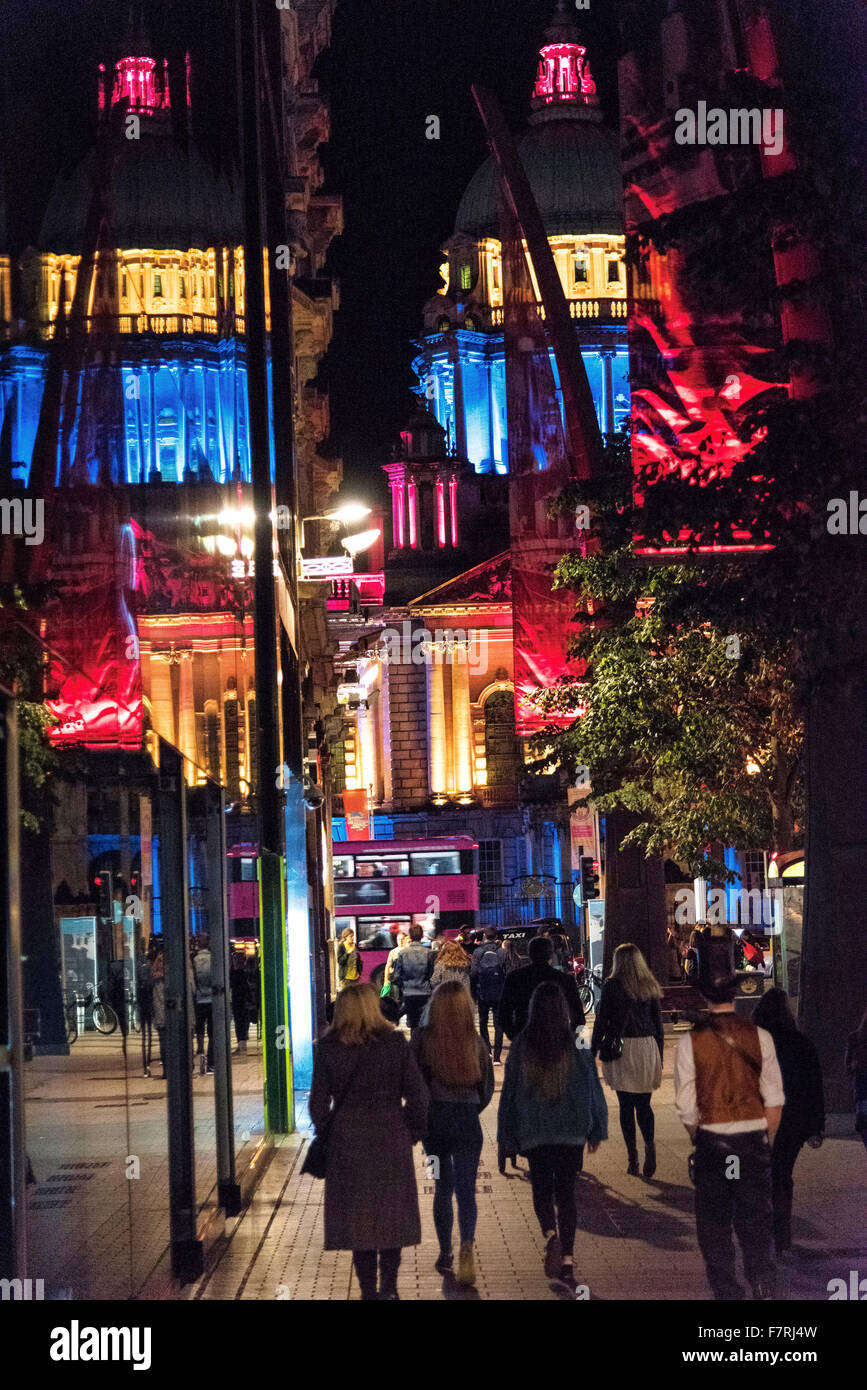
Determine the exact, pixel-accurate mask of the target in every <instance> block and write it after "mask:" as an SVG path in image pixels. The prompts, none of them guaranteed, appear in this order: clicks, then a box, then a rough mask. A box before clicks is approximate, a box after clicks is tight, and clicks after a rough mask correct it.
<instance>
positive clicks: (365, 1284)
mask: <svg viewBox="0 0 867 1390" xmlns="http://www.w3.org/2000/svg"><path fill="white" fill-rule="evenodd" d="M377 1255H379V1292H380V1293H381V1294H383V1295H384V1296H385V1297H386V1298H396V1297H397V1271H398V1270H399V1269H400V1255H401V1252H400V1248H399V1247H398V1248H397V1249H395V1250H353V1252H352V1259H353V1261H354V1263H355V1273H356V1274H357V1275H358V1283H359V1286H360V1288H361V1297H362V1299H364V1301H365V1302H369V1301H370V1300H371V1299H374V1298H376V1257H377Z"/></svg>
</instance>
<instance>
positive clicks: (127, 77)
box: [99, 57, 189, 116]
mask: <svg viewBox="0 0 867 1390" xmlns="http://www.w3.org/2000/svg"><path fill="white" fill-rule="evenodd" d="M188 76H189V73H188ZM121 101H125V102H127V104H128V107H129V110H130V111H131V112H135V113H136V114H137V115H141V116H148V115H153V113H154V112H155V111H168V110H169V109H170V108H171V97H170V94H169V72H168V63H167V62H165V61H164V62H163V69H162V72H159V71H158V69H157V64H156V60H155V59H154V58H144V57H142V58H132V57H131V58H121V60H120V62H119V63H116V64H115V69H114V87H113V89H112V93H111V105H112V106H116V105H117V104H118V102H121ZM99 105H100V110H103V109H104V106H105V94H104V91H103V90H102V87H100V102H99ZM187 105H189V89H188V91H187Z"/></svg>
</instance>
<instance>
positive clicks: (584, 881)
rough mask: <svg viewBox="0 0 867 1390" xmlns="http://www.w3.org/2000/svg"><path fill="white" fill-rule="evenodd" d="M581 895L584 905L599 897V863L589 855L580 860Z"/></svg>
mask: <svg viewBox="0 0 867 1390" xmlns="http://www.w3.org/2000/svg"><path fill="white" fill-rule="evenodd" d="M581 895H582V897H583V899H584V901H585V903H587V902H590V900H591V899H592V898H598V897H599V861H598V860H597V859H594V858H593V856H592V855H591V854H585V855H584V856H583V857H582V859H581Z"/></svg>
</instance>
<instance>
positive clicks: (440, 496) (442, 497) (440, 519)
mask: <svg viewBox="0 0 867 1390" xmlns="http://www.w3.org/2000/svg"><path fill="white" fill-rule="evenodd" d="M436 499H437V544H438V545H440V546H444V545H445V543H446V489H445V484H444V483H443V480H442V478H437V480H436Z"/></svg>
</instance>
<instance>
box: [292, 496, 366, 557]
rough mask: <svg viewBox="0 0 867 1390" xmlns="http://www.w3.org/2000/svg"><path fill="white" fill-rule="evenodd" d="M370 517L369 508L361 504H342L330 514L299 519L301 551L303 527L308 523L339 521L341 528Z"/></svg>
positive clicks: (302, 546)
mask: <svg viewBox="0 0 867 1390" xmlns="http://www.w3.org/2000/svg"><path fill="white" fill-rule="evenodd" d="M366 516H370V507H365V506H364V505H363V503H361V502H344V503H343V505H342V506H340V507H336V508H335V509H334V511H332V512H322V513H321V514H320V515H319V516H303V517H302V518H301V549H302V550H303V549H304V527H305V525H306V523H307V522H308V521H339V522H340V524H341V525H342V526H350V525H351V524H352V523H353V522H355V521H363V520H364V518H365V517H366Z"/></svg>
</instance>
